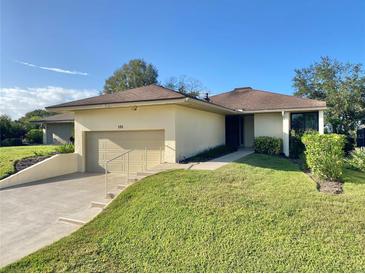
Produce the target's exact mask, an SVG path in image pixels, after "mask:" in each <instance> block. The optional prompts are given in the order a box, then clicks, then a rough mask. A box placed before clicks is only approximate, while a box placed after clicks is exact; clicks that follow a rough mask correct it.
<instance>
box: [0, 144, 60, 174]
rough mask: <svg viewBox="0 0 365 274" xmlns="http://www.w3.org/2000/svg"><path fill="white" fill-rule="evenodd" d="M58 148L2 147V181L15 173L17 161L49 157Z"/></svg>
mask: <svg viewBox="0 0 365 274" xmlns="http://www.w3.org/2000/svg"><path fill="white" fill-rule="evenodd" d="M56 147H57V146H16V147H0V179H1V178H4V177H6V176H8V175H9V174H12V173H13V172H14V162H15V161H16V160H19V159H22V158H25V157H29V156H34V155H35V153H37V154H38V155H47V154H48V153H50V152H53V151H55V148H56Z"/></svg>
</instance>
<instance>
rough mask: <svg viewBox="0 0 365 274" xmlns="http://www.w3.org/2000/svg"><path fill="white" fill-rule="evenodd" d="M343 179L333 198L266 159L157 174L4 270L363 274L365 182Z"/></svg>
mask: <svg viewBox="0 0 365 274" xmlns="http://www.w3.org/2000/svg"><path fill="white" fill-rule="evenodd" d="M346 176H347V177H346V187H345V194H341V195H337V196H335V195H330V194H323V193H319V192H317V190H316V186H315V183H314V182H313V181H311V180H310V179H309V178H308V177H307V175H305V174H303V173H302V172H300V171H299V170H298V167H297V166H296V165H295V164H293V163H292V162H290V161H288V160H286V159H283V158H277V157H270V156H264V155H251V156H248V157H246V158H243V160H242V162H240V163H233V164H230V165H227V166H225V167H223V168H221V169H218V170H216V171H188V170H177V171H170V172H165V173H161V174H158V175H155V176H151V177H148V178H145V179H144V180H142V181H140V182H138V183H136V184H135V185H132V186H131V187H129V188H128V189H127V190H126V191H124V192H123V193H121V195H119V196H118V197H117V198H116V200H115V201H114V202H113V203H112V204H111V205H110V206H109V207H108V208H107V209H105V211H104V212H103V213H101V214H100V215H99V216H98V217H97V218H95V219H94V220H93V221H92V222H90V223H89V224H87V225H85V226H84V227H82V228H81V229H80V230H78V231H77V232H75V233H73V234H72V235H70V236H68V237H66V238H64V239H62V240H60V241H58V242H56V243H54V244H52V245H50V246H48V247H45V248H43V249H41V250H40V251H38V252H36V253H34V254H31V255H30V256H27V257H25V258H23V259H21V260H20V261H18V262H16V263H13V264H11V265H9V266H7V267H5V268H3V269H2V271H4V272H34V271H36V272H364V271H365V181H364V180H363V177H362V176H363V174H361V173H355V174H353V172H348V173H347V174H346ZM352 177H355V179H353V178H352Z"/></svg>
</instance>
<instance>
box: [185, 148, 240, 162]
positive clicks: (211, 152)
mask: <svg viewBox="0 0 365 274" xmlns="http://www.w3.org/2000/svg"><path fill="white" fill-rule="evenodd" d="M234 151H237V149H236V148H233V147H230V146H218V147H214V148H211V149H207V150H205V151H203V152H201V153H199V154H197V155H195V156H193V157H189V158H186V159H184V160H183V161H180V162H181V163H184V164H185V163H191V162H206V161H209V160H212V159H215V158H218V157H221V156H224V155H226V154H229V153H232V152H234Z"/></svg>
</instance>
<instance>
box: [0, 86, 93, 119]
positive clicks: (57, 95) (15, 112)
mask: <svg viewBox="0 0 365 274" xmlns="http://www.w3.org/2000/svg"><path fill="white" fill-rule="evenodd" d="M96 95H98V91H97V90H96V89H67V88H62V87H52V86H47V87H38V88H19V87H13V88H1V89H0V114H7V115H9V116H10V117H11V118H13V119H18V118H20V117H21V116H23V115H24V114H25V113H27V112H29V111H32V110H34V109H43V108H44V107H46V106H51V105H55V104H59V103H64V102H67V101H74V100H79V99H83V98H86V97H91V96H96Z"/></svg>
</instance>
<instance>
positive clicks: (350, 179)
mask: <svg viewBox="0 0 365 274" xmlns="http://www.w3.org/2000/svg"><path fill="white" fill-rule="evenodd" d="M342 179H343V180H344V182H345V183H350V184H358V185H365V172H361V171H356V170H352V169H348V168H345V170H344V172H343V176H342Z"/></svg>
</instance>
